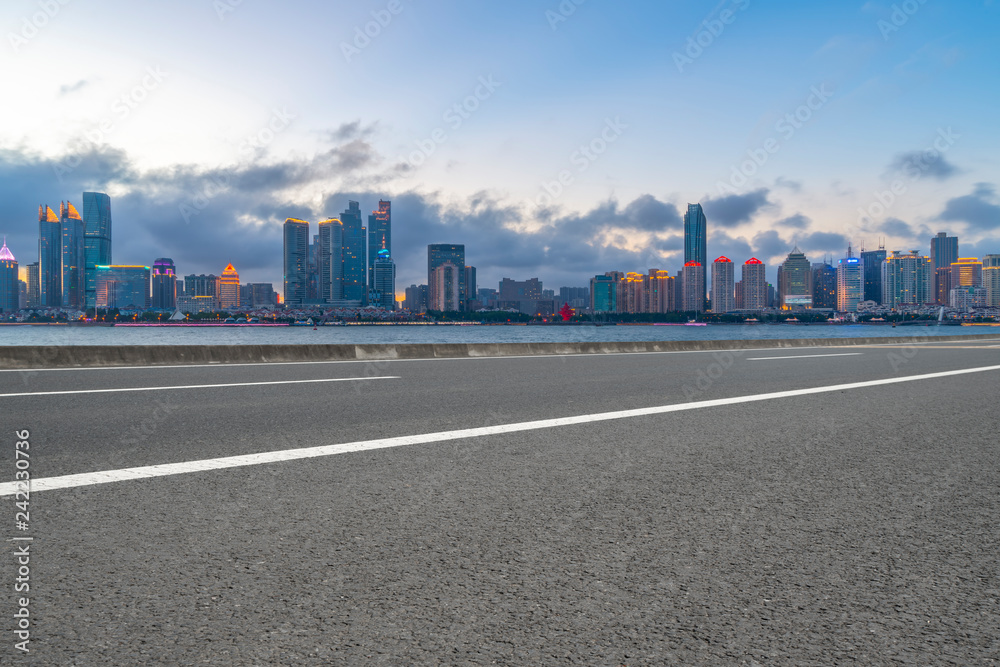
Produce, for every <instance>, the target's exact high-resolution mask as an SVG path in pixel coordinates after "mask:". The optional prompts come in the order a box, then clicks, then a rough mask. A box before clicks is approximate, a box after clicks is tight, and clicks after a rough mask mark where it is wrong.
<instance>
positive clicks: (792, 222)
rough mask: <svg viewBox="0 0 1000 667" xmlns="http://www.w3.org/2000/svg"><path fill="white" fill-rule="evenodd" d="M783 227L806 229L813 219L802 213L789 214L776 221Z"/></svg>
mask: <svg viewBox="0 0 1000 667" xmlns="http://www.w3.org/2000/svg"><path fill="white" fill-rule="evenodd" d="M774 224H776V225H780V226H782V227H789V228H791V229H806V228H808V227H809V225H810V224H812V220H810V219H809V218H807V217H806V216H804V215H802V214H801V213H796V214H795V215H792V216H789V217H787V218H784V219H782V220H778V222H776V223H774Z"/></svg>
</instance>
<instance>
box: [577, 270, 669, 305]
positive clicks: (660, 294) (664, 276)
mask: <svg viewBox="0 0 1000 667" xmlns="http://www.w3.org/2000/svg"><path fill="white" fill-rule="evenodd" d="M570 306H573V304H572V303H571V304H570ZM672 310H676V308H675V306H674V278H673V276H671V275H670V272H669V271H661V270H660V269H650V270H649V275H647V276H646V312H647V313H669V312H670V311H672Z"/></svg>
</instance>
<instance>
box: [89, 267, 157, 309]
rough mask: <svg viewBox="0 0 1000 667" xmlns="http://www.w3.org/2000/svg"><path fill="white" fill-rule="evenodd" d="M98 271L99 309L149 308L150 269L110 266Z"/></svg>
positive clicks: (98, 268) (99, 268) (100, 268)
mask: <svg viewBox="0 0 1000 667" xmlns="http://www.w3.org/2000/svg"><path fill="white" fill-rule="evenodd" d="M96 269H97V270H96V274H97V307H98V308H128V309H133V308H134V309H139V310H145V309H148V308H149V302H150V273H151V269H150V267H148V266H132V265H110V266H97V267H96Z"/></svg>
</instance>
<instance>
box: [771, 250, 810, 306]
mask: <svg viewBox="0 0 1000 667" xmlns="http://www.w3.org/2000/svg"><path fill="white" fill-rule="evenodd" d="M812 292H813V289H812V264H811V263H810V262H809V260H808V259H807V258H806V256H805V253H803V252H802V251H801V250H799V249H798V248H797V247H796V248H795V249H794V250H792V252H790V253H788V258H787V259H785V261H784V262H783V263H782V264H781V266H780V267H778V298H779V299H780V304H779V305H780V307H781V308H782V309H784V310H791V309H793V308H812Z"/></svg>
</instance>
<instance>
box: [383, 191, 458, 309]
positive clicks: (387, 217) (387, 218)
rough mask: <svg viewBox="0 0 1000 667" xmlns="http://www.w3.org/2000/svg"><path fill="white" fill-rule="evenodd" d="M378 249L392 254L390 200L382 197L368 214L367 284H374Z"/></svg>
mask: <svg viewBox="0 0 1000 667" xmlns="http://www.w3.org/2000/svg"><path fill="white" fill-rule="evenodd" d="M380 250H388V251H389V256H390V257H391V256H392V202H389V201H385V200H382V199H380V200H379V202H378V210H377V211H372V213H371V215H369V216H368V284H369V285H374V284H375V262H376V261H377V260H378V253H379V251H380ZM376 289H377V288H376ZM472 293H473V294H475V292H472Z"/></svg>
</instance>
